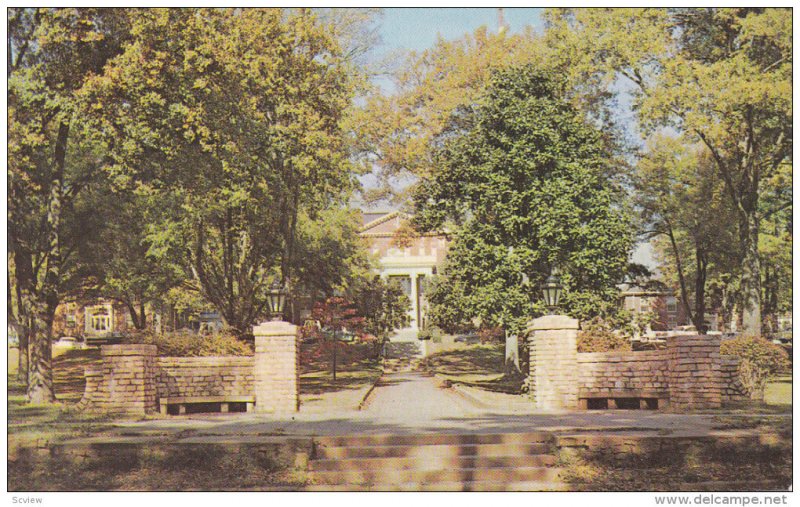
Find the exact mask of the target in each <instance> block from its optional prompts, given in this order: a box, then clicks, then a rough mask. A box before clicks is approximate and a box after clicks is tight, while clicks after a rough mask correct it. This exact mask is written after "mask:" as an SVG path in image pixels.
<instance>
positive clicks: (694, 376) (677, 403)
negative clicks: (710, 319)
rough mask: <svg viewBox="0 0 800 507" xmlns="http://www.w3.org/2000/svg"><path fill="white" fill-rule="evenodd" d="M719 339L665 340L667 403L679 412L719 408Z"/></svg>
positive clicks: (701, 337) (696, 337)
mask: <svg viewBox="0 0 800 507" xmlns="http://www.w3.org/2000/svg"><path fill="white" fill-rule="evenodd" d="M719 343H720V338H719V336H714V335H702V336H701V335H697V336H673V337H670V338H667V351H668V352H669V353H670V358H669V369H668V372H669V402H670V404H671V405H672V406H673V407H675V408H679V409H698V408H716V407H719V406H720V405H721V404H722V394H721V393H722V377H721V374H720V353H719Z"/></svg>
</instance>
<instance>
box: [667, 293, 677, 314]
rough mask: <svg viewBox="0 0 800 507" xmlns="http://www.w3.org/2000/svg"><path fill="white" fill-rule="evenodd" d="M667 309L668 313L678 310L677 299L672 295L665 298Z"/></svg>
mask: <svg viewBox="0 0 800 507" xmlns="http://www.w3.org/2000/svg"><path fill="white" fill-rule="evenodd" d="M667 311H668V312H670V313H676V312H677V311H678V300H677V299H675V298H674V297H668V298H667Z"/></svg>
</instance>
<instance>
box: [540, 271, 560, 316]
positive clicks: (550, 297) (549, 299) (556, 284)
mask: <svg viewBox="0 0 800 507" xmlns="http://www.w3.org/2000/svg"><path fill="white" fill-rule="evenodd" d="M541 288H542V295H543V296H544V304H545V305H547V309H548V310H549V312H550V315H555V314H556V311H557V310H558V301H559V300H560V299H561V291H562V289H563V288H564V287H563V286H562V285H561V279H560V278H559V276H558V273H557V272H556V271H555V270H553V271H551V272H550V276H548V277H547V280H545V282H544V283H543V284H542V286H541Z"/></svg>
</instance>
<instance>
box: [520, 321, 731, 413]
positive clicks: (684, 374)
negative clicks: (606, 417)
mask: <svg viewBox="0 0 800 507" xmlns="http://www.w3.org/2000/svg"><path fill="white" fill-rule="evenodd" d="M573 322H574V323H575V326H574V327H573ZM576 323H577V321H573V319H569V318H568V317H564V316H552V315H551V316H547V317H541V318H539V319H535V320H533V321H531V323H530V324H529V326H528V330H529V332H530V376H529V385H530V390H531V398H532V399H533V402H534V405H535V406H536V407H537V408H542V409H570V408H586V407H587V406H589V405H588V402H587V401H586V400H588V399H592V398H601V399H607V400H610V401H609V403H608V404H609V407H613V406H616V405H615V403H612V402H613V401H614V400H616V399H620V398H638V399H640V400H641V401H640V403H641V405H640V406H642V407H645V406H648V407H650V406H655V405H651V404H650V402H649V401H647V400H648V399H658V400H659V401H658V407H659V408H664V407H666V406H673V407H674V408H676V409H679V410H693V409H705V408H716V407H719V406H721V404H722V402H723V401H731V400H735V399H741V391H742V390H741V385H739V382H738V362H736V360H735V358H732V357H729V356H725V357H724V360H723V357H722V356H721V355H720V352H719V345H720V339H719V336H713V335H704V336H674V337H669V338H667V347H666V349H663V350H654V351H643V352H601V353H577V345H576V340H575V336H576V334H577V333H576V329H577V324H576Z"/></svg>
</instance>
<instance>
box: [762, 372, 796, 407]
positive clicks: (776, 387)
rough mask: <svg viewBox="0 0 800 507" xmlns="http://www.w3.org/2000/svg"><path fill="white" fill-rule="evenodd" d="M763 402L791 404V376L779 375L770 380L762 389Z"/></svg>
mask: <svg viewBox="0 0 800 507" xmlns="http://www.w3.org/2000/svg"><path fill="white" fill-rule="evenodd" d="M764 402H765V403H767V404H768V405H791V404H792V376H791V375H781V376H778V377H775V378H773V379H772V380H770V381H769V382H768V383H767V388H766V390H765V391H764Z"/></svg>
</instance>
